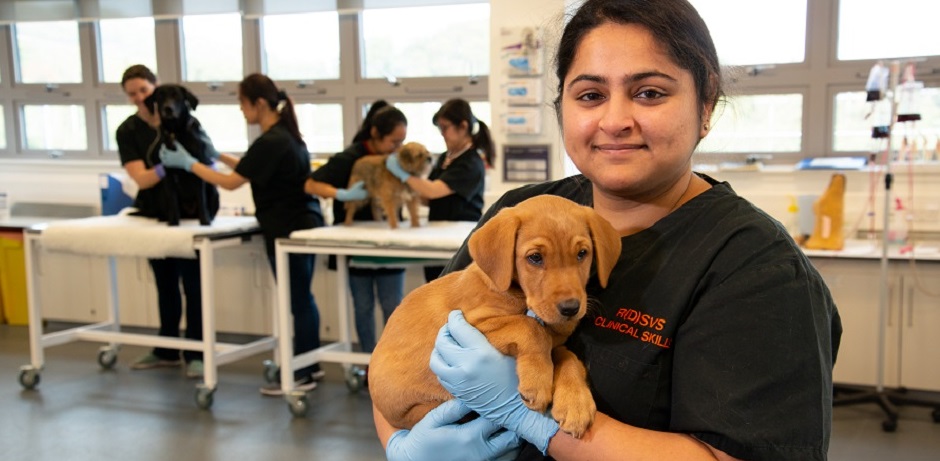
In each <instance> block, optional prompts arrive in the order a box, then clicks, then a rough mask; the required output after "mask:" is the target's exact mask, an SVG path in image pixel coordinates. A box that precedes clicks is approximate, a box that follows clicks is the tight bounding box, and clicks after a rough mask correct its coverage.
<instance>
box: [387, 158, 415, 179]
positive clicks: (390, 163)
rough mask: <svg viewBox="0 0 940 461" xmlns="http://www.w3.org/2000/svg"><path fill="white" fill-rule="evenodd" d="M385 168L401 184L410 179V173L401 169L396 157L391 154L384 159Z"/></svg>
mask: <svg viewBox="0 0 940 461" xmlns="http://www.w3.org/2000/svg"><path fill="white" fill-rule="evenodd" d="M385 168H388V172H389V173H391V174H393V175H394V176H395V177H396V178H398V179H399V180H401V182H405V181H407V180H408V178H410V177H411V173H409V172H407V171H405V170H404V169H402V167H401V163H399V162H398V155H395V154H392V155H389V156H388V157H386V158H385Z"/></svg>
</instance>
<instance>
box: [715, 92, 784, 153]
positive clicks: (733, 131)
mask: <svg viewBox="0 0 940 461" xmlns="http://www.w3.org/2000/svg"><path fill="white" fill-rule="evenodd" d="M802 122H803V95H802V94H774V95H755V96H738V97H734V98H731V100H730V101H729V102H728V104H727V105H726V106H722V107H719V108H718V109H717V111H716V114H715V116H714V117H712V128H711V132H710V133H709V134H708V136H706V137H705V139H704V140H702V143H701V144H700V145H699V148H698V151H699V152H707V153H716V152H751V153H768V152H799V151H800V147H801V145H800V144H801V141H802V131H803V130H802Z"/></svg>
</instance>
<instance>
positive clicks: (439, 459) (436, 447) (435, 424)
mask: <svg viewBox="0 0 940 461" xmlns="http://www.w3.org/2000/svg"><path fill="white" fill-rule="evenodd" d="M467 413H470V409H469V408H467V406H466V405H464V404H462V403H460V401H458V400H448V401H447V402H444V403H442V404H441V405H440V406H439V407H437V408H435V409H433V410H431V412H430V413H428V414H427V415H426V416H425V417H424V419H422V420H421V421H419V422H418V424H415V427H413V428H412V429H411V430H410V431H408V430H400V431H398V432H395V433H394V434H392V436H391V437H390V438H389V439H388V445H387V446H386V448H385V455H386V456H387V457H388V459H389V461H447V460H450V461H464V460H466V461H478V460H488V459H496V458H498V457H502V456H504V455H507V454H512V452H513V451H515V449H516V448H517V447H518V446H519V437H518V436H517V435H516V434H515V433H514V432H511V431H506V430H503V429H502V428H501V427H499V426H497V425H495V424H493V423H491V422H489V421H487V420H486V419H484V418H477V419H474V420H473V421H470V422H467V423H465V424H455V422H456V421H458V420H460V418H463V417H464V416H466V415H467ZM507 459H509V458H507Z"/></svg>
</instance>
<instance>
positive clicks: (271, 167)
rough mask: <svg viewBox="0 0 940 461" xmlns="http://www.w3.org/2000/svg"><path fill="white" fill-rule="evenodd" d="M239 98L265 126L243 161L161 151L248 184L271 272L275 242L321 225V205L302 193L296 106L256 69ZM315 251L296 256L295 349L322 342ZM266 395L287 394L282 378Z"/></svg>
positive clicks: (314, 368)
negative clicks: (208, 161)
mask: <svg viewBox="0 0 940 461" xmlns="http://www.w3.org/2000/svg"><path fill="white" fill-rule="evenodd" d="M238 102H239V105H240V107H241V111H242V114H243V115H244V116H245V121H247V122H248V123H249V124H251V125H258V126H260V127H261V131H262V134H261V136H259V137H258V138H257V139H255V140H254V142H252V143H251V146H249V147H248V150H247V151H246V152H245V155H244V156H243V157H241V158H238V157H235V156H233V155H228V154H223V155H222V156H221V157H220V159H219V160H221V161H222V163H224V164H226V165H227V166H228V167H229V168H231V169H232V170H233V171H232V172H231V173H221V172H218V171H216V170H214V169H212V168H211V167H209V166H206V165H203V164H201V163H198V162H196V160H195V159H194V158H193V157H192V156H191V155H189V153H188V152H186V151H185V150H183V149H182V147H181V146H180V147H179V148H177V150H167V149H166V148H163V149H162V150H161V151H160V158H161V159H163V164H164V165H166V166H167V167H174V168H183V169H185V170H187V171H192V172H193V173H194V174H195V175H196V176H199V177H200V178H202V179H203V180H205V181H206V182H209V183H212V184H217V185H219V186H220V187H223V188H225V189H226V190H233V189H237V188H239V187H241V186H243V185H244V184H245V183H248V182H250V183H251V195H252V199H253V200H254V202H255V217H257V219H258V224H259V225H260V226H261V231H262V233H263V234H264V241H265V249H266V250H267V254H268V261H269V263H270V266H271V270H272V271H274V275H275V276H277V271H276V268H275V264H274V241H275V240H276V239H278V238H281V237H287V236H289V235H290V233H291V232H293V231H296V230H301V229H310V228H313V227H319V226H322V225H323V215H322V213H321V212H320V202H319V201H317V200H316V199H315V198H314V197H311V196H310V195H308V194H306V193H304V190H303V184H304V181H305V180H306V179H307V175H309V174H310V154H309V152H308V151H307V145H306V144H305V143H304V141H303V138H302V137H301V134H300V130H299V129H298V127H297V116H296V114H295V113H294V104H293V102H292V101H291V99H290V98H289V97H288V96H287V93H285V92H284V90H279V89H278V88H277V86H276V85H275V84H274V82H273V81H272V80H271V79H270V78H268V77H267V76H265V75H262V74H252V75H249V76H247V77H245V79H244V80H242V81H241V82H240V83H239V84H238ZM314 261H315V255H306V254H291V255H290V256H289V259H288V262H289V264H290V290H291V313H292V314H293V318H294V354H295V355H300V354H302V353H304V352H307V351H311V350H313V349H316V348H317V347H320V313H319V311H318V309H317V304H316V301H315V300H314V299H313V294H312V293H311V292H310V284H311V282H312V280H313V269H314ZM322 377H323V372H322V371H321V370H320V366H319V365H318V364H314V365H311V366H309V367H305V368H303V369H300V370H295V371H294V379H295V380H296V382H295V383H294V386H293V388H294V389H295V390H300V391H309V390H313V389H314V388H315V387H316V386H317V383H316V381H317V380H318V379H320V378H322ZM261 393H262V394H264V395H275V396H276V395H282V390H281V386H280V384H279V383H273V384H271V385H268V386H265V387H262V388H261Z"/></svg>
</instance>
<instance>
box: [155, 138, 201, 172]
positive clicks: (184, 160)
mask: <svg viewBox="0 0 940 461" xmlns="http://www.w3.org/2000/svg"><path fill="white" fill-rule="evenodd" d="M160 161H161V162H163V165H164V166H165V167H167V168H182V169H184V170H186V171H193V164H195V163H198V162H197V161H196V159H195V158H193V156H192V155H190V154H189V151H187V150H186V149H185V148H183V146H182V145H181V144H179V143H177V144H176V150H169V149H167V148H166V146H165V145H160Z"/></svg>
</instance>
